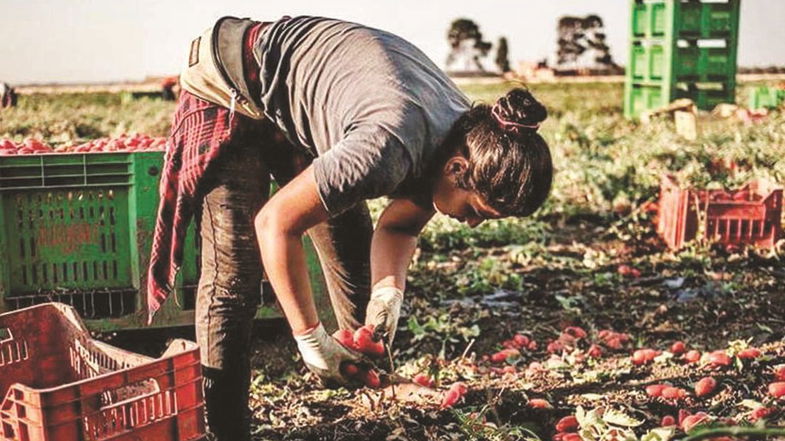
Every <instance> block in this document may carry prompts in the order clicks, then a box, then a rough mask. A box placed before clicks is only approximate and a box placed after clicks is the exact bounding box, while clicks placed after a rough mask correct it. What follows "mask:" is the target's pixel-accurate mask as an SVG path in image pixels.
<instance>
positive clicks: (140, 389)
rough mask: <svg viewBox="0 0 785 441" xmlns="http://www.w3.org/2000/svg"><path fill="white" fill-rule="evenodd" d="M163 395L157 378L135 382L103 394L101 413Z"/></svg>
mask: <svg viewBox="0 0 785 441" xmlns="http://www.w3.org/2000/svg"><path fill="white" fill-rule="evenodd" d="M160 393H161V386H160V385H159V384H158V381H157V380H156V379H155V378H148V379H146V380H139V381H135V382H133V383H130V384H126V385H124V386H120V387H115V388H111V389H106V390H105V391H104V392H103V393H101V403H102V405H101V411H102V412H103V411H109V410H112V409H116V408H120V407H123V406H125V405H129V404H132V403H134V402H137V401H142V400H144V399H145V398H150V397H154V396H156V395H158V394H160Z"/></svg>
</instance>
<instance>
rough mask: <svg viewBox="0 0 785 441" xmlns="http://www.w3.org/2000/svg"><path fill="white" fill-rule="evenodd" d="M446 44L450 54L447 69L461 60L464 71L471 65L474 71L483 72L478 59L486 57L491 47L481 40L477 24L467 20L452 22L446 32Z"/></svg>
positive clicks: (483, 69)
mask: <svg viewBox="0 0 785 441" xmlns="http://www.w3.org/2000/svg"><path fill="white" fill-rule="evenodd" d="M447 42H448V43H449V44H450V53H449V54H448V55H447V66H448V68H449V67H450V66H452V65H453V64H455V63H456V62H457V60H459V59H461V58H462V59H463V60H464V66H465V67H464V68H465V69H466V70H469V69H468V67H469V66H471V65H473V67H474V68H475V69H477V70H479V71H485V68H484V67H483V66H482V63H480V58H481V57H485V56H487V55H488V51H489V50H490V49H491V46H492V45H491V43H490V42H487V41H483V40H482V32H480V27H479V26H477V23H475V22H474V21H473V20H470V19H468V18H459V19H457V20H454V21H453V22H452V23H451V24H450V29H449V30H448V31H447Z"/></svg>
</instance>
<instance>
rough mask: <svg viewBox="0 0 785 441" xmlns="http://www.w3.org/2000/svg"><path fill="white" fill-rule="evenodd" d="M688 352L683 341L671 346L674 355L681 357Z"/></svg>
mask: <svg viewBox="0 0 785 441" xmlns="http://www.w3.org/2000/svg"><path fill="white" fill-rule="evenodd" d="M686 351H687V346H686V345H685V344H684V342H683V341H677V342H674V343H673V344H672V345H671V353H672V354H673V355H681V354H683V353H685V352H686Z"/></svg>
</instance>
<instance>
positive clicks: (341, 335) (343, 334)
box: [333, 329, 356, 349]
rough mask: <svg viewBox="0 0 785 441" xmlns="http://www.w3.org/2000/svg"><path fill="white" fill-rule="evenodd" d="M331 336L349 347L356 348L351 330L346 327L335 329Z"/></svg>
mask: <svg viewBox="0 0 785 441" xmlns="http://www.w3.org/2000/svg"><path fill="white" fill-rule="evenodd" d="M333 338H334V339H336V340H338V343H340V344H342V345H343V346H345V347H347V348H349V349H356V348H355V347H354V336H353V335H352V331H350V330H348V329H339V330H337V331H335V332H334V333H333Z"/></svg>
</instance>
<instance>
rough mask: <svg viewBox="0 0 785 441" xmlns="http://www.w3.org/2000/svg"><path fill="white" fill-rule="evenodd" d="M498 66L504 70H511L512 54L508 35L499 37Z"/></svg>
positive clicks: (497, 49)
mask: <svg viewBox="0 0 785 441" xmlns="http://www.w3.org/2000/svg"><path fill="white" fill-rule="evenodd" d="M496 66H498V67H499V70H500V71H502V72H509V71H510V56H509V49H508V48H507V38H506V37H501V38H499V44H497V45H496Z"/></svg>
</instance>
